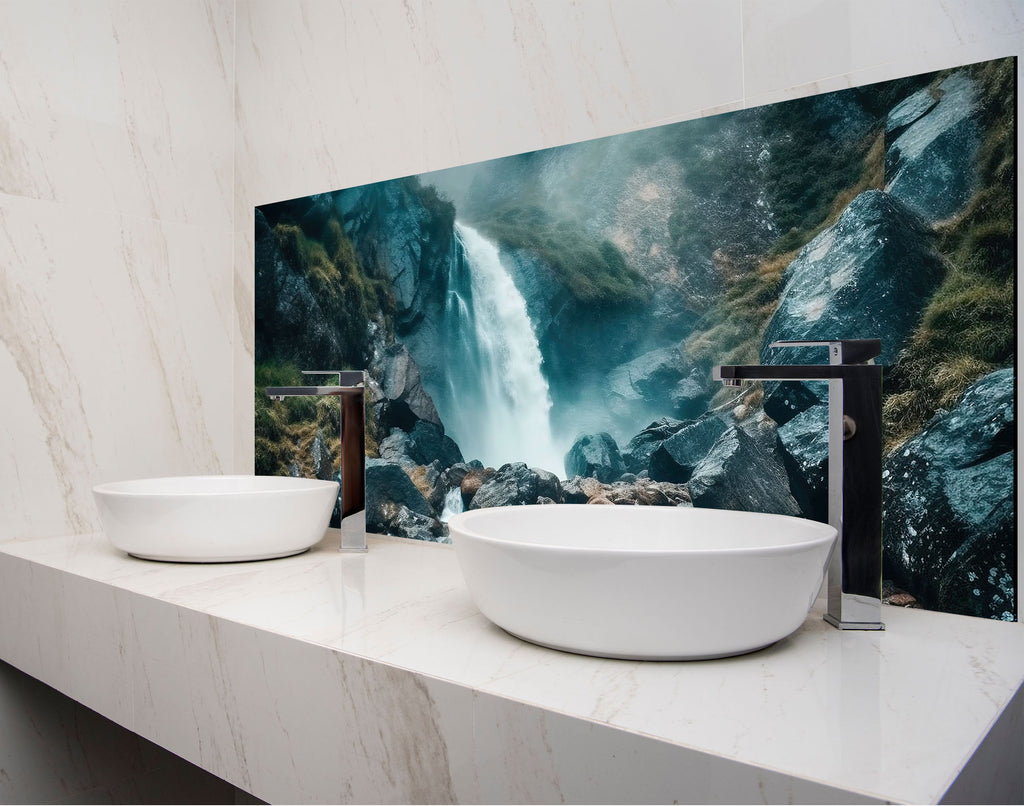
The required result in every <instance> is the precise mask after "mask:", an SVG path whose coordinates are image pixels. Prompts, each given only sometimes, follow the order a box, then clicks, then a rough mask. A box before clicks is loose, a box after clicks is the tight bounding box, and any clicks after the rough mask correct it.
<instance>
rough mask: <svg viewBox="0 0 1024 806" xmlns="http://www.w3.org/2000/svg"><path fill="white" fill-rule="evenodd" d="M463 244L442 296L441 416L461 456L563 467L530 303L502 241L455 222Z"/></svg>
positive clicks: (489, 462)
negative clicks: (510, 266)
mask: <svg viewBox="0 0 1024 806" xmlns="http://www.w3.org/2000/svg"><path fill="white" fill-rule="evenodd" d="M455 234H456V237H457V238H458V240H459V242H460V243H461V245H462V249H461V253H459V250H456V253H457V254H456V256H455V257H453V259H452V262H451V267H450V270H449V277H448V298H447V300H446V303H445V320H446V322H445V324H446V329H447V332H446V334H445V337H446V353H447V375H448V377H447V379H446V380H447V384H446V385H447V388H446V390H445V392H446V394H444V395H443V396H441V399H440V400H438V401H437V402H438V407H439V409H441V411H440V414H441V418H442V420H443V421H444V423H445V427H446V428H447V430H448V432H449V433H450V435H451V436H452V438H453V439H454V440H455V441H456V442H457V443H458V444H459V447H460V448H461V449H462V453H463V456H465V457H466V459H467V460H469V459H479V460H480V461H482V462H483V463H484V464H485V465H488V466H491V467H500V466H501V465H502V464H505V463H506V462H526V464H528V465H530V466H531V467H541V468H544V469H545V470H550V471H551V472H553V473H557V474H558V475H559V476H561V475H563V474H564V467H563V453H562V451H560V450H558V449H557V448H556V447H555V445H554V443H553V440H552V436H551V422H550V415H551V396H550V394H549V392H548V382H547V380H546V379H545V377H544V374H543V372H542V369H541V353H540V347H539V345H538V343H537V337H536V335H535V334H534V331H533V326H532V324H531V322H530V317H529V315H528V314H527V312H526V303H525V301H524V300H523V297H522V295H521V294H520V293H519V291H518V289H517V288H516V287H515V284H514V283H513V282H512V279H511V277H510V276H509V274H508V272H507V271H506V270H505V267H504V266H503V265H502V263H501V255H500V253H499V251H498V247H497V245H496V244H494V243H493V242H491V241H489V240H487V239H486V238H484V237H483V236H482V235H481V234H480V233H478V232H477V231H476V230H474V229H473V228H472V227H468V226H466V225H465V224H459V223H456V225H455Z"/></svg>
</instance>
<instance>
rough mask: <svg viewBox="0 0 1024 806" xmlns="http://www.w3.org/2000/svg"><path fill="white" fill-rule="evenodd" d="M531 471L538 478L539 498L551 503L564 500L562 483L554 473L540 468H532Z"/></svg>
mask: <svg viewBox="0 0 1024 806" xmlns="http://www.w3.org/2000/svg"><path fill="white" fill-rule="evenodd" d="M530 471H531V472H532V473H533V474H534V475H536V476H537V496H538V498H547V499H550V500H551V501H556V502H557V501H561V500H562V483H561V482H560V481H559V480H558V476H556V475H555V474H554V473H552V472H550V471H548V470H544V469H543V468H540V467H531V468H530Z"/></svg>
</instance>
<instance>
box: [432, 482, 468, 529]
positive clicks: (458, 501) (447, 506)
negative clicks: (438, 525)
mask: <svg viewBox="0 0 1024 806" xmlns="http://www.w3.org/2000/svg"><path fill="white" fill-rule="evenodd" d="M464 511H465V506H464V505H463V503H462V490H461V489H460V488H458V487H452V488H451V489H450V490H449V491H448V493H447V494H446V495H445V497H444V506H443V507H442V508H441V514H440V515H439V516H438V520H440V521H441V522H442V523H448V519H449V518H451V516H452V515H458V514H459V513H460V512H464Z"/></svg>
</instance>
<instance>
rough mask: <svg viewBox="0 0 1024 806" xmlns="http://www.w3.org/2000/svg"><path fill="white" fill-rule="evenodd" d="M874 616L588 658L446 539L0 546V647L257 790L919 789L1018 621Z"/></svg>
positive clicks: (1021, 634) (983, 721)
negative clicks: (199, 553) (550, 638)
mask: <svg viewBox="0 0 1024 806" xmlns="http://www.w3.org/2000/svg"><path fill="white" fill-rule="evenodd" d="M85 612H87V613H88V616H85V615H83V613H85ZM885 621H886V623H887V625H888V630H887V631H886V632H883V633H845V632H840V631H837V630H834V629H832V628H830V627H829V626H827V625H826V624H825V623H824V622H823V621H821V619H820V606H816V610H815V611H812V615H811V617H810V618H809V619H808V621H807V622H806V624H805V625H804V626H803V627H802V628H801V629H800V630H798V631H797V632H796V633H795V634H794V635H792V636H791V637H789V638H787V639H785V640H783V641H780V642H779V643H777V644H775V645H774V646H772V647H769V648H768V649H766V650H763V651H761V652H758V653H753V654H751V655H747V656H742V657H739V658H732V659H723V660H718V661H702V662H691V663H685V662H682V663H643V662H631V661H615V660H602V659H597V658H587V657H583V656H577V655H571V654H567V653H562V652H558V651H555V650H548V649H544V648H541V647H537V646H534V645H531V644H527V643H525V642H522V641H519V640H517V639H515V638H512V637H511V636H509V635H507V634H505V633H504V632H502V631H501V630H499V629H498V628H496V627H494V626H493V625H492V624H490V622H488V621H486V619H484V618H483V616H481V615H480V614H479V613H478V612H477V611H476V609H475V607H474V606H473V604H472V602H471V601H470V599H469V595H468V591H467V590H466V588H465V586H464V584H463V582H462V579H461V575H460V573H459V571H458V568H457V564H456V561H455V556H454V552H453V551H452V550H451V547H448V546H440V545H434V544H423V543H417V542H416V541H405V540H400V539H397V538H379V539H371V546H370V551H369V553H368V554H366V555H362V556H357V555H347V556H342V555H339V554H338V553H337V552H336V551H334V550H332V547H331V546H325V545H322V546H320V547H317V548H316V549H314V550H313V551H311V552H309V553H307V554H304V555H299V556H295V557H290V558H285V559H281V560H275V561H273V562H265V563H239V564H226V565H219V566H203V565H177V564H162V563H151V562H144V561H140V560H135V559H132V558H129V557H127V556H125V555H123V554H121V553H119V552H118V551H116V550H115V549H113V547H112V546H110V545H109V544H108V543H107V542H106V541H105V540H104V538H103V537H102V536H101V535H87V536H79V537H70V538H52V539H42V540H33V541H21V542H17V543H10V544H7V545H6V546H3V547H0V657H3V658H4V659H6V660H8V661H9V662H12V663H14V664H15V665H18V666H19V667H20V668H23V669H25V670H27V671H29V672H30V673H32V674H35V675H37V676H40V677H41V678H42V679H45V680H46V681H47V682H49V683H50V684H51V685H55V686H57V687H58V688H61V689H62V690H67V691H68V693H69V694H71V696H74V697H77V698H79V699H80V700H81V701H83V702H84V703H85V704H87V705H89V706H90V707H95V708H97V710H100V711H101V713H105V714H108V715H111V716H112V718H115V719H117V720H118V721H120V722H121V723H122V724H124V725H126V726H128V727H130V728H131V729H132V730H135V731H137V732H139V733H141V734H142V735H144V736H146V737H147V738H149V739H152V740H153V741H156V742H158V743H160V744H162V745H164V746H165V747H168V748H169V749H171V750H172V751H173V752H175V753H178V754H180V755H182V756H183V757H185V758H188V759H189V760H192V761H194V762H195V763H199V764H201V765H202V766H203V767H205V768H206V769H209V770H211V771H212V772H214V773H215V774H217V775H220V776H222V777H225V778H227V779H228V780H230V781H231V782H233V783H235V784H236V785H238V786H241V787H242V788H244V789H247V790H248V791H252V792H253V793H254V794H256V795H258V796H259V797H263V798H265V799H275V798H276V799H285V800H293V801H294V800H295V799H299V800H306V799H310V800H316V799H328V800H330V799H338V798H345V797H351V798H353V799H355V800H359V801H361V802H381V801H388V800H408V799H410V798H411V799H413V800H417V801H419V800H430V799H441V800H450V801H451V800H505V801H516V800H541V801H550V800H553V799H561V798H563V797H565V798H566V799H570V800H572V799H576V800H585V799H588V797H591V798H592V797H594V796H596V794H597V793H604V792H619V794H617V795H616V797H617V798H618V800H620V801H622V800H623V799H625V800H636V799H644V798H649V799H654V800H663V799H664V800H672V799H674V798H680V797H681V798H683V799H691V800H698V801H699V800H702V799H704V800H706V799H707V798H710V797H714V798H719V797H722V798H724V799H725V800H729V799H733V800H751V799H753V800H759V799H761V798H762V797H766V798H768V799H772V800H775V799H780V798H786V797H790V796H792V797H798V798H803V799H810V800H815V799H817V800H824V801H827V802H845V801H849V800H856V799H861V800H863V799H879V800H884V799H890V800H903V801H913V802H917V801H935V800H937V799H939V798H940V797H941V796H942V793H943V792H944V791H945V789H946V788H947V787H948V786H949V785H950V783H951V782H952V781H953V780H954V779H955V778H956V776H957V775H958V774H959V773H960V772H961V770H962V769H963V768H964V767H965V765H967V764H968V761H969V759H970V758H971V754H972V752H973V751H974V748H975V745H976V744H977V742H978V741H979V740H981V739H982V738H983V737H984V736H985V734H986V733H987V731H988V730H989V729H990V728H991V723H992V722H993V721H994V720H995V718H996V717H997V716H998V715H999V714H1000V712H1001V711H1002V710H1003V709H1004V708H1005V707H1006V706H1007V703H1009V702H1010V700H1011V699H1012V698H1013V696H1014V694H1015V692H1017V691H1018V690H1019V689H1020V687H1021V684H1022V682H1024V630H1021V628H1020V625H1018V624H1007V623H1001V622H991V621H984V620H979V619H972V618H967V617H961V616H952V615H948V614H938V613H929V612H926V611H908V610H901V609H898V608H887V609H886V613H885ZM25 625H32V626H31V628H30V629H26V628H25ZM83 663H84V664H85V665H84V666H83ZM84 668H89V669H95V670H97V674H90V675H82V674H80V673H78V670H81V669H84ZM118 680H120V681H121V682H120V683H118V684H117V685H113V686H112V681H118ZM1021 702H1024V698H1020V697H1018V702H1017V706H1015V707H1019V706H1020V704H1021ZM936 703H943V710H944V713H945V715H946V716H945V717H944V719H945V720H946V721H945V723H944V727H943V730H941V731H936V730H935V728H934V713H933V712H934V708H935V704H936ZM310 737H319V739H320V740H319V741H313V739H312V738H310ZM325 737H330V742H327V738H325ZM1011 740H1012V741H1015V742H1018V743H1019V742H1020V741H1021V737H1020V736H1017V735H1015V734H1012V733H1011ZM325 742H327V744H326V745H325V744H324V743H325ZM332 742H333V744H332ZM581 742H583V744H582V745H580V744H579V743H581ZM310 743H312V745H315V746H311V744H310ZM584 747H585V748H586V750H584V749H583V748H584ZM1010 752H1013V751H1012V750H1011V751H1010ZM616 759H617V760H616ZM648 769H649V770H654V771H658V772H657V776H655V777H653V778H651V780H650V781H649V782H647V783H645V784H643V786H642V787H641V788H640V789H629V788H628V787H627V781H628V783H629V785H630V786H638V784H637V781H638V777H637V776H638V775H640V773H639V772H638V770H648ZM526 770H529V773H528V774H526V773H525V772H524V771H526ZM616 770H617V772H616ZM712 773H714V774H715V775H720V778H718V779H715V783H714V786H712V784H711V783H706V782H705V783H698V782H697V779H699V780H700V781H705V778H706V776H708V775H712ZM652 774H653V773H652ZM616 775H621V776H625V780H624V781H618V782H616ZM762 786H763V787H765V789H764V790H763V791H762V794H761V795H757V794H752V793H757V792H759V791H761V790H758V787H762ZM1022 786H1024V784H1022ZM609 787H610V789H609ZM616 787H622V790H621V792H620V791H619V790H618V789H616ZM708 787H711V788H708ZM751 787H752V788H751ZM629 792H634V794H633V795H629V794H628V793H629ZM325 793H328V794H326V795H325ZM635 793H643V794H635ZM603 799H604V798H603V797H602V800H603Z"/></svg>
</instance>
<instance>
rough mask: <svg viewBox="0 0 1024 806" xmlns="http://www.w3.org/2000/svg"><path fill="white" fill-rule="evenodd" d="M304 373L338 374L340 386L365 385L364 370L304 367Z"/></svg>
mask: <svg viewBox="0 0 1024 806" xmlns="http://www.w3.org/2000/svg"><path fill="white" fill-rule="evenodd" d="M302 374H303V375H337V376H338V386H362V385H363V371H362V370H342V369H304V370H302Z"/></svg>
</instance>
